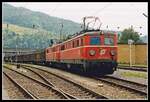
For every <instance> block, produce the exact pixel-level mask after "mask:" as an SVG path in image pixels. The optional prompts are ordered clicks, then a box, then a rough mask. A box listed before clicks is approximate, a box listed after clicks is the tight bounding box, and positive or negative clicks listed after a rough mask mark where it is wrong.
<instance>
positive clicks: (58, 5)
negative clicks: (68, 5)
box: [50, 3, 61, 14]
mask: <svg viewBox="0 0 150 102" xmlns="http://www.w3.org/2000/svg"><path fill="white" fill-rule="evenodd" d="M60 5H61V3H59V4H57V5H56V6H55V8H54V9H53V10H52V11H51V12H50V14H51V13H53V12H54V11H56V9H57V8H58V7H60Z"/></svg>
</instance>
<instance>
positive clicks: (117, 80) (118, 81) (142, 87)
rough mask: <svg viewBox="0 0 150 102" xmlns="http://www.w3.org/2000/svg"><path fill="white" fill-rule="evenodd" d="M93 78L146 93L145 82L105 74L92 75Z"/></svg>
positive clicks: (142, 93) (139, 92)
mask: <svg viewBox="0 0 150 102" xmlns="http://www.w3.org/2000/svg"><path fill="white" fill-rule="evenodd" d="M93 78H94V79H96V80H100V81H104V82H106V83H109V84H111V85H115V86H118V87H121V88H125V89H127V90H131V91H133V92H136V93H138V94H141V95H144V96H146V95H147V85H145V84H140V83H136V82H132V81H128V80H124V79H120V78H117V77H113V76H105V77H95V76H94V77H93Z"/></svg>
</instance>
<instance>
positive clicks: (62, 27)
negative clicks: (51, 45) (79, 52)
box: [60, 23, 63, 41]
mask: <svg viewBox="0 0 150 102" xmlns="http://www.w3.org/2000/svg"><path fill="white" fill-rule="evenodd" d="M62 29H63V23H61V29H60V41H61V40H62Z"/></svg>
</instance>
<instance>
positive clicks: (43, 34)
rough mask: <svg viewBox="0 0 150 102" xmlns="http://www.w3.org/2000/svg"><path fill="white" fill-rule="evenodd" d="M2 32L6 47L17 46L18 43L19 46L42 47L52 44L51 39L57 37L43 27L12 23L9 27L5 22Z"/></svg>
mask: <svg viewBox="0 0 150 102" xmlns="http://www.w3.org/2000/svg"><path fill="white" fill-rule="evenodd" d="M2 34H3V47H4V48H15V47H16V44H17V47H18V48H32V49H42V48H45V47H48V46H49V45H50V44H51V43H50V39H54V38H56V37H57V36H54V34H51V33H50V32H49V31H46V30H43V29H31V28H26V27H20V26H17V25H12V24H9V25H8V27H7V25H6V24H3V25H2Z"/></svg>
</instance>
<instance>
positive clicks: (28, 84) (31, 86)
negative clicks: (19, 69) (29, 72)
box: [4, 69, 60, 99]
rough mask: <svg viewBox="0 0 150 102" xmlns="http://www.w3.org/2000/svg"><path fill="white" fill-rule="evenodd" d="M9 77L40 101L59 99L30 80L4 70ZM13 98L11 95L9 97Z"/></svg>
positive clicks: (50, 91)
mask: <svg viewBox="0 0 150 102" xmlns="http://www.w3.org/2000/svg"><path fill="white" fill-rule="evenodd" d="M4 71H6V72H7V73H8V74H9V75H11V76H12V77H13V78H14V79H15V80H16V81H17V82H18V83H20V84H21V85H22V86H23V87H24V88H26V89H28V90H30V91H31V92H33V93H34V94H35V95H36V96H38V97H39V98H40V99H60V97H58V96H57V95H56V94H55V93H54V92H52V90H48V89H47V88H45V87H43V86H41V85H39V84H37V83H35V82H33V81H32V80H30V79H28V78H25V77H24V76H21V75H19V74H17V73H13V72H12V71H9V70H8V69H4ZM10 96H13V95H10Z"/></svg>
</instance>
